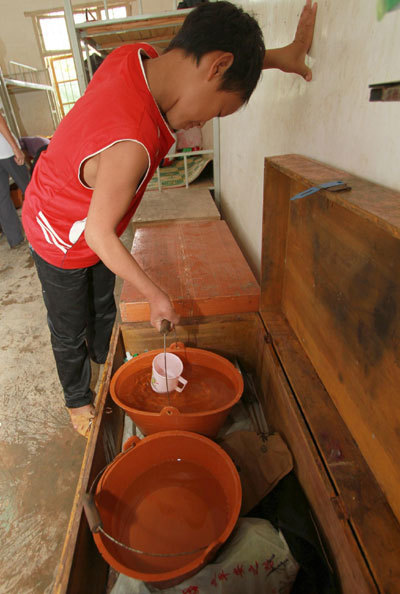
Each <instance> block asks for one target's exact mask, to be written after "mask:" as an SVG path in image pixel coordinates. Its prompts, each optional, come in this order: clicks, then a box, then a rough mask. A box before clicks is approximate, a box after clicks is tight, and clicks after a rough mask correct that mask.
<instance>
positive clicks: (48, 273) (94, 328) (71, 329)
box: [32, 252, 116, 408]
mask: <svg viewBox="0 0 400 594" xmlns="http://www.w3.org/2000/svg"><path fill="white" fill-rule="evenodd" d="M32 255H33V259H34V261H35V264H36V269H37V272H38V276H39V279H40V282H41V284H42V293H43V299H44V303H45V305H46V308H47V322H48V325H49V328H50V333H51V344H52V347H53V353H54V357H55V360H56V364H57V371H58V376H59V378H60V382H61V385H62V387H63V390H64V396H65V403H66V406H67V407H68V408H77V407H79V406H84V405H85V404H89V403H90V402H92V396H93V395H92V392H91V390H90V378H91V370H90V359H92V360H93V361H95V362H96V363H104V361H105V360H106V358H107V353H108V348H109V342H110V337H111V332H112V328H113V325H114V321H115V316H116V307H115V300H114V285H115V275H114V273H112V272H111V271H110V270H109V269H108V268H107V267H106V266H105V265H104V264H103V263H102V262H98V263H97V264H95V265H94V266H90V267H88V268H76V269H72V270H67V269H64V268H57V267H56V266H52V265H51V264H48V262H45V260H43V259H42V258H41V257H40V256H39V255H38V254H37V253H36V252H33V253H32Z"/></svg>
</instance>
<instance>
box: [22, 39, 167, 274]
mask: <svg viewBox="0 0 400 594" xmlns="http://www.w3.org/2000/svg"><path fill="white" fill-rule="evenodd" d="M141 54H145V55H147V56H149V57H150V58H155V57H157V55H158V54H157V52H156V50H155V49H154V48H152V47H151V46H150V45H148V44H146V43H137V44H133V45H125V46H123V47H121V48H119V49H117V50H114V51H113V52H112V53H111V54H110V55H109V56H108V57H107V58H106V60H105V61H104V62H103V64H102V65H101V66H100V68H98V69H97V70H96V72H95V74H94V76H93V79H92V81H91V82H90V84H89V85H88V87H87V89H86V92H85V94H84V95H83V96H82V97H81V98H80V99H79V100H78V101H77V103H76V104H75V106H74V107H73V108H72V109H71V111H70V112H69V113H68V115H67V116H66V117H65V118H64V119H63V120H62V122H61V124H60V125H59V127H58V128H57V130H56V132H55V134H54V136H53V138H52V140H51V142H50V144H49V147H48V149H47V150H46V151H45V152H44V153H43V154H42V155H41V157H40V159H39V161H38V163H37V165H36V167H35V169H34V172H33V176H32V180H31V182H30V184H29V186H28V188H27V191H26V195H25V200H24V206H23V210H22V221H23V225H24V229H25V233H26V236H27V238H28V241H29V242H30V244H31V245H32V247H33V249H34V250H35V251H36V252H37V253H38V254H39V256H41V257H42V258H43V259H44V260H46V261H47V262H49V263H50V264H53V265H54V266H58V267H59V268H84V267H86V266H91V265H93V264H96V262H98V261H99V257H98V256H97V254H95V253H94V252H93V251H92V250H91V249H90V248H89V246H88V245H87V243H86V241H85V238H84V233H83V231H84V228H85V222H86V217H87V213H88V209H89V205H90V200H91V197H92V192H93V189H92V188H89V187H87V186H85V184H84V182H83V181H82V180H81V179H80V168H81V166H82V164H83V162H84V161H85V160H86V159H87V158H88V157H90V156H93V155H95V154H96V153H99V152H101V151H102V150H104V149H106V148H108V147H110V146H111V145H112V144H114V143H116V142H119V141H121V140H134V141H136V142H139V143H140V144H142V145H143V146H144V148H145V149H146V151H147V153H148V157H149V167H148V170H147V173H146V175H145V176H144V178H143V180H142V182H141V184H140V186H139V188H138V189H137V191H136V194H135V196H134V198H133V199H132V202H131V204H130V206H129V209H128V211H127V212H126V214H125V216H124V217H123V218H122V220H121V221H120V223H119V224H118V226H117V229H116V232H117V234H118V235H121V233H123V231H124V230H125V229H126V227H127V225H128V223H129V221H130V219H131V217H132V216H133V214H134V212H135V210H136V208H137V207H138V205H139V203H140V200H141V198H142V196H143V193H144V191H145V189H146V186H147V184H148V182H149V181H150V179H151V178H152V176H153V174H154V172H155V170H156V168H157V166H158V165H159V163H160V161H161V159H162V158H163V157H164V156H165V155H166V154H167V152H168V150H169V148H170V147H171V146H172V144H173V142H174V137H173V135H172V134H171V131H170V129H169V127H168V125H167V123H166V122H165V120H164V118H163V117H162V115H161V113H160V111H159V109H158V107H157V104H156V102H155V100H154V98H153V96H152V94H151V93H150V90H149V87H148V85H147V81H146V77H145V74H144V70H143V66H142V60H141ZM115 176H118V170H117V171H115Z"/></svg>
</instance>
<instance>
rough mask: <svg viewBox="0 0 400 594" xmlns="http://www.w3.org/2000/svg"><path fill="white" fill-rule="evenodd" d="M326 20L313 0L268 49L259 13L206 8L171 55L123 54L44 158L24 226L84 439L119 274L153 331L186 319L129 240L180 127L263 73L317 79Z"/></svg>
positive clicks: (193, 16) (234, 102)
mask: <svg viewBox="0 0 400 594" xmlns="http://www.w3.org/2000/svg"><path fill="white" fill-rule="evenodd" d="M315 14H316V5H315V4H314V6H313V7H312V6H311V0H307V3H306V5H305V7H304V9H303V13H302V15H301V17H300V21H299V26H298V29H297V32H296V37H295V40H294V42H293V44H290V45H289V46H287V47H285V48H281V49H279V50H271V51H268V52H267V53H265V47H264V42H263V38H262V33H261V30H260V28H259V26H258V24H257V22H256V21H255V20H254V19H253V18H252V17H250V16H249V15H248V14H246V13H245V12H243V11H242V10H241V9H240V8H238V7H236V6H235V5H233V4H230V3H229V2H225V1H222V2H215V3H214V2H213V3H205V4H201V5H200V6H199V7H198V8H196V9H195V10H194V11H192V12H191V13H190V14H189V15H188V16H187V18H186V20H185V22H184V24H183V26H182V28H181V30H180V32H179V33H178V34H177V36H176V37H175V38H174V39H173V40H172V41H171V43H170V45H169V47H168V48H167V50H166V51H165V52H164V53H163V54H162V55H161V56H159V55H158V54H157V52H156V51H155V49H154V48H152V47H151V46H149V45H147V44H134V45H129V46H123V47H121V48H119V49H117V50H115V51H114V52H112V53H111V54H110V55H109V56H108V57H107V58H106V60H105V61H104V63H103V64H102V65H101V66H100V68H99V69H98V70H97V71H96V73H95V75H94V77H93V80H92V81H91V83H90V84H89V86H88V88H87V90H86V92H85V94H84V96H83V97H81V99H79V101H78V102H77V103H76V105H75V106H74V108H73V109H72V110H71V111H70V113H69V114H68V115H67V117H65V118H64V120H63V121H62V122H61V124H60V126H59V128H58V129H57V131H56V133H55V134H54V136H53V138H52V141H51V143H50V145H49V148H48V150H47V151H46V153H44V154H43V155H42V156H41V158H40V160H39V162H38V164H37V166H36V168H35V171H34V174H33V178H32V182H31V184H30V186H29V189H28V192H27V196H26V200H25V204H24V209H23V223H24V227H25V231H26V234H27V237H28V239H29V241H30V244H31V246H32V249H33V257H34V260H35V264H36V267H37V270H38V275H39V278H40V281H41V283H42V288H43V297H44V301H45V304H46V307H47V311H48V323H49V327H50V331H51V340H52V346H53V352H54V355H55V359H56V364H57V370H58V374H59V377H60V381H61V384H62V386H63V389H64V395H65V400H66V406H67V408H68V410H69V413H70V416H71V419H72V423H73V425H74V427H75V429H76V430H77V431H78V432H79V433H81V434H82V435H87V433H88V429H89V427H90V423H91V420H92V419H93V416H94V408H93V406H92V404H91V401H92V393H91V391H90V387H89V386H90V360H89V357H90V358H92V360H93V361H95V362H97V363H103V362H104V361H105V359H106V356H107V351H108V344H109V339H110V335H111V330H112V327H113V323H114V319H115V313H116V307H115V303H114V296H113V290H114V280H115V274H118V275H119V276H121V277H122V278H123V279H125V280H127V281H129V282H131V283H132V284H134V285H135V286H136V287H137V288H138V289H139V290H140V292H141V293H142V294H143V295H144V296H145V297H146V299H147V300H148V302H149V304H150V309H151V324H152V325H153V326H155V327H156V328H157V329H159V327H160V323H161V320H162V319H164V318H165V319H167V320H170V322H171V323H172V324H176V323H177V322H178V316H177V315H176V313H175V311H174V309H173V306H172V304H171V302H170V300H169V298H168V295H166V294H165V293H164V292H163V291H162V290H161V289H160V288H159V287H157V286H156V285H155V284H154V283H153V282H152V281H151V279H150V278H149V277H148V276H147V275H146V274H145V273H144V272H143V270H141V268H140V267H139V266H138V264H137V263H136V261H135V260H134V258H133V257H132V256H131V254H130V253H129V251H128V250H126V249H125V247H124V246H123V244H122V243H121V242H120V240H119V236H120V235H121V233H122V232H123V231H124V229H125V228H126V226H127V224H128V222H129V220H130V219H131V217H132V215H133V213H134V212H135V210H136V208H137V206H138V204H139V202H140V199H141V197H142V195H143V192H144V190H145V187H146V185H147V183H148V181H149V180H150V179H151V177H152V175H153V173H154V171H155V169H156V167H157V165H158V164H159V162H160V161H161V159H162V158H163V157H164V156H165V155H166V153H167V152H168V150H169V147H170V146H171V145H172V143H173V141H174V137H173V136H172V133H171V131H172V130H177V129H188V128H190V127H192V126H201V125H203V124H204V123H205V122H206V121H207V120H209V119H211V118H213V117H224V116H227V115H229V114H231V113H234V112H235V111H236V110H237V109H239V108H240V107H241V106H242V105H244V104H245V103H246V102H247V101H248V100H249V98H250V96H251V94H252V92H253V90H254V88H255V86H256V84H257V81H258V79H259V76H260V73H261V70H262V68H280V69H282V70H285V71H288V72H296V73H299V74H301V75H302V76H304V78H305V79H306V80H310V78H311V72H310V71H309V69H308V68H307V67H306V66H305V65H304V57H305V54H306V52H307V51H308V49H309V47H310V45H311V41H312V35H313V28H314V21H315Z"/></svg>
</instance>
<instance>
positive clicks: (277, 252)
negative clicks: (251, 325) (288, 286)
mask: <svg viewBox="0 0 400 594" xmlns="http://www.w3.org/2000/svg"><path fill="white" fill-rule="evenodd" d="M289 195H290V179H289V178H288V177H287V175H285V174H284V173H281V172H280V171H279V170H278V169H276V167H275V166H274V165H273V164H272V163H270V161H269V160H266V161H265V170H264V209H263V242H262V253H261V270H262V275H261V302H260V309H261V310H266V309H274V310H279V309H280V307H281V301H282V289H283V277H284V270H285V267H284V260H285V252H286V235H287V225H288V216H289V200H288V196H289Z"/></svg>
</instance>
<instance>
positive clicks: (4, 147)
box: [0, 134, 18, 159]
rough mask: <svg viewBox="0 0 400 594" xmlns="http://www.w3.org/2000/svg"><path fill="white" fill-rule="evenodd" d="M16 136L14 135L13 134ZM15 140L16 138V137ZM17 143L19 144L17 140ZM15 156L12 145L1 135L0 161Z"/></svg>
mask: <svg viewBox="0 0 400 594" xmlns="http://www.w3.org/2000/svg"><path fill="white" fill-rule="evenodd" d="M13 136H14V134H13ZM14 138H15V136H14ZM15 141H16V143H17V144H18V141H17V139H15ZM13 155H14V151H13V150H12V148H11V145H10V143H9V142H7V140H6V139H5V138H4V136H3V135H2V134H0V159H8V158H9V157H12V156H13Z"/></svg>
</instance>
